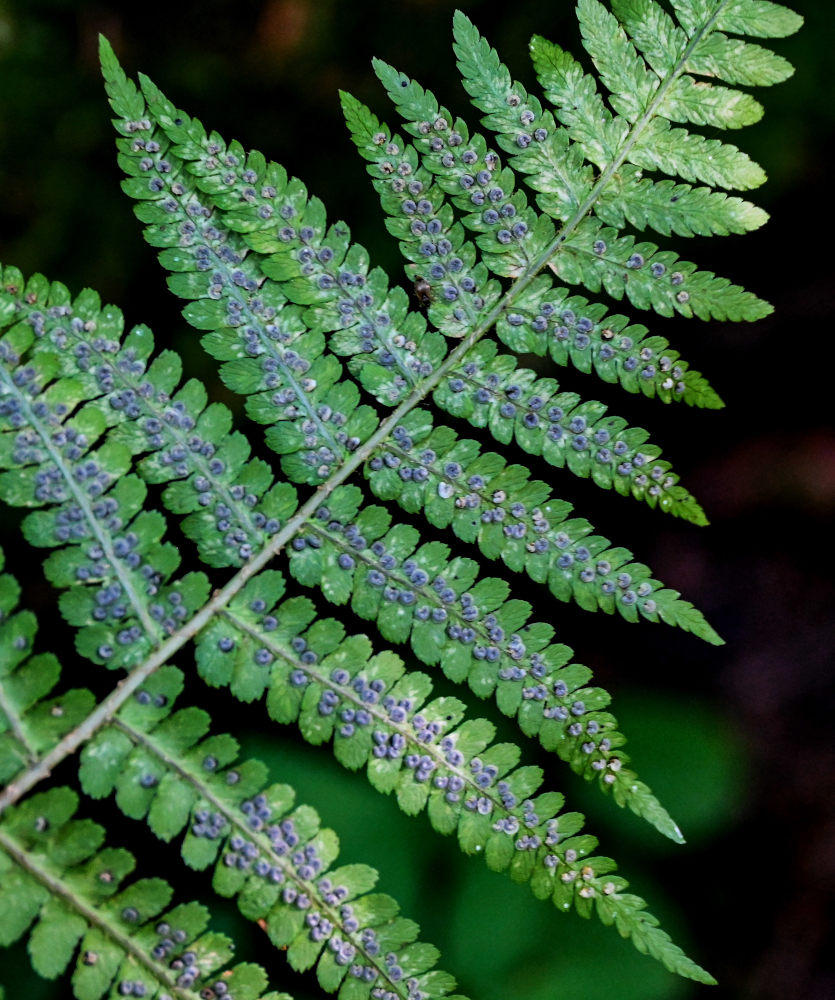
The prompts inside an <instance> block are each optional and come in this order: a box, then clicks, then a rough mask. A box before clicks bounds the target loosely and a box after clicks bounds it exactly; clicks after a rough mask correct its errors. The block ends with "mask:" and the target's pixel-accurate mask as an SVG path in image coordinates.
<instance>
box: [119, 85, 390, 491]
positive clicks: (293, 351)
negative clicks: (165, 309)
mask: <svg viewBox="0 0 835 1000" xmlns="http://www.w3.org/2000/svg"><path fill="white" fill-rule="evenodd" d="M160 99H162V98H160ZM140 100H141V99H140ZM143 107H144V102H143ZM180 120H182V119H180ZM132 124H133V125H134V126H135V125H136V122H130V121H128V122H123V123H122V126H121V127H122V131H123V132H127V133H128V135H132V134H133V133H135V131H136V129H135V128H133V129H132V128H131V127H130V126H131V125H132ZM140 124H143V122H142V121H140ZM179 128H180V129H185V128H186V126H183V125H181V126H179ZM149 144H150V145H152V146H154V147H155V152H156V153H158V154H159V158H154V159H152V158H149V157H146V156H144V155H143V154H144V153H147V152H148V145H149ZM169 145H170V143H169V140H168V139H167V137H166V136H165V134H164V132H162V130H161V129H158V128H157V127H156V125H155V124H154V125H151V124H150V122H149V128H148V130H147V135H143V136H140V137H136V136H135V135H134V137H133V138H127V139H124V140H122V141H121V151H122V157H121V160H122V163H123V166H124V167H125V169H126V170H127V172H128V173H129V174H131V175H133V176H131V177H130V178H129V180H128V182H127V190H128V193H129V194H131V195H133V196H134V197H137V198H140V199H145V201H144V202H143V203H141V204H140V205H139V206H138V212H139V215H140V216H141V218H142V219H143V221H145V222H149V223H151V226H150V227H149V239H150V240H151V242H153V243H155V244H157V245H159V244H162V245H164V246H165V247H166V248H167V249H165V250H163V252H162V253H161V255H160V257H161V261H162V263H163V264H164V265H165V266H167V267H169V268H171V269H172V270H173V271H175V272H176V273H175V275H174V276H173V279H172V288H173V290H174V291H175V292H176V293H177V294H179V295H182V296H183V297H185V298H188V299H191V300H195V301H192V303H191V305H190V306H189V307H187V308H186V316H187V318H188V319H189V321H190V322H192V323H193V324H194V325H196V326H197V327H198V328H200V329H204V330H209V331H211V333H210V335H209V336H208V337H207V338H206V346H207V348H208V349H209V350H210V352H211V353H212V354H214V355H215V356H216V357H218V358H219V359H221V360H225V361H229V360H237V359H252V360H253V364H252V365H250V366H246V365H241V364H240V363H236V364H235V365H226V366H225V367H224V377H228V378H229V380H230V382H233V383H234V384H235V387H238V386H241V387H242V388H243V387H244V386H245V388H243V391H245V392H247V393H252V392H256V391H258V392H259V395H258V397H257V400H256V401H255V403H254V406H253V410H252V415H253V416H254V418H255V419H257V420H259V421H261V422H264V423H273V422H275V421H281V422H282V425H283V426H282V428H281V431H280V433H276V435H275V443H276V445H277V446H278V447H279V449H280V450H281V452H282V454H283V455H284V459H283V461H282V466H283V468H284V471H285V472H286V473H287V474H288V476H289V477H290V478H291V479H293V480H294V481H297V482H307V483H311V484H312V483H319V482H322V481H323V480H324V479H326V478H327V477H328V476H329V475H330V474H331V472H332V471H333V469H334V468H335V467H337V466H338V465H339V464H341V463H342V462H344V461H345V458H346V456H347V454H348V453H350V451H352V450H353V449H354V448H356V447H357V445H358V444H359V443H360V441H361V440H363V439H364V438H365V437H366V436H367V435H368V434H369V433H370V432H371V430H372V429H373V427H374V426H375V421H374V418H373V414H372V412H371V411H370V410H369V409H368V408H367V407H362V406H359V405H358V392H357V391H356V388H355V387H353V386H351V387H349V388H346V387H345V386H344V385H342V386H334V383H335V382H337V381H338V379H339V377H340V374H341V366H340V365H339V364H337V363H336V362H335V359H334V358H333V357H328V358H323V357H322V355H323V346H322V343H321V337H320V336H318V335H307V336H299V334H300V333H301V332H302V330H303V329H304V328H303V327H300V326H299V324H298V321H297V310H295V309H290V310H289V311H288V316H287V319H288V320H289V322H285V310H284V309H283V308H282V306H283V304H284V303H285V302H286V299H285V298H284V297H283V296H282V295H280V294H279V293H277V292H276V291H275V288H274V287H271V286H270V285H269V284H267V285H264V284H263V282H264V278H263V275H262V274H261V273H260V271H259V269H258V267H257V265H256V264H255V263H254V262H253V261H254V260H255V258H256V255H252V256H251V257H250V251H249V248H248V247H247V246H246V244H245V243H244V241H243V239H242V238H241V236H240V235H239V234H237V233H235V232H232V231H230V230H229V229H228V228H223V229H221V228H219V226H218V225H215V224H213V220H212V210H211V209H210V208H209V207H208V205H205V204H204V203H203V201H201V195H200V194H199V192H198V191H197V179H195V177H194V176H192V174H191V173H190V172H187V171H186V170H185V166H184V162H183V159H182V158H181V157H180V156H179V155H177V154H176V153H175V152H174V151H173V150H172V149H169V148H168V147H169ZM210 150H211V152H209V151H210ZM186 152H187V150H184V151H183V153H184V155H185V153H186ZM200 152H201V155H203V156H204V157H205V159H206V160H210V161H211V162H212V163H213V164H214V167H215V169H214V170H213V171H212V172H211V173H206V172H204V175H203V176H202V177H200V178H199V183H200V185H201V187H204V188H206V189H207V190H210V191H211V192H212V196H213V198H215V199H216V200H221V201H222V200H223V194H224V192H226V191H227V187H228V185H227V182H226V180H225V179H228V178H229V177H233V178H234V179H235V180H239V179H240V178H243V177H247V178H250V177H251V176H253V174H254V172H253V171H252V169H251V168H249V167H247V166H246V159H245V157H244V155H243V153H242V152H241V151H240V150H239V151H238V152H235V151H234V150H233V149H232V148H229V149H226V148H225V147H221V145H220V143H219V142H215V141H210V140H209V139H206V140H205V148H203V147H201V149H200ZM201 165H202V164H198V165H197V170H198V172H199V167H200V166H201ZM190 166H194V164H190ZM230 168H238V169H231V170H230ZM262 172H263V170H262ZM148 173H150V174H152V175H153V176H152V177H151V180H150V181H149V180H148V179H147V176H146V175H147V174H148ZM243 183H244V187H245V190H246V191H247V192H249V191H250V190H251V191H252V196H251V197H252V198H255V197H256V191H255V188H251V186H250V185H249V184H248V183H247V182H246V181H244V182H243ZM150 185H153V186H150ZM258 186H259V189H260V191H261V192H262V196H265V197H266V200H267V201H268V202H269V204H270V205H272V203H273V201H275V200H276V198H278V200H279V201H280V202H281V205H280V209H279V216H280V217H281V218H282V219H285V220H296V218H297V217H298V216H299V215H300V214H301V213H302V211H303V206H304V198H303V195H304V194H305V192H304V191H302V195H301V196H300V194H299V192H298V191H287V190H286V183H285V185H284V186H283V187H282V190H281V197H279V195H278V194H277V188H276V186H275V185H273V184H268V183H264V182H263V178H262V183H259V185H258ZM236 198H237V192H236ZM247 203H248V202H247V200H246V199H244V198H243V196H242V202H241V204H243V205H246V204H247ZM282 212H283V215H282ZM258 218H259V219H261V224H262V225H265V224H266V223H265V221H264V219H263V218H262V217H261V216H258ZM270 227H271V228H275V227H274V223H270ZM285 230H286V232H285V235H287V234H288V233H290V232H291V231H292V237H289V236H288V239H290V238H292V239H293V240H294V241H295V242H296V243H297V244H298V245H299V246H302V244H304V243H305V242H310V241H311V240H313V239H314V237H315V229H314V227H313V226H306V225H302V226H301V227H300V228H299V229H298V230H297V229H296V228H294V227H290V226H289V225H288V226H284V227H282V230H281V231H282V232H284V231H285ZM299 266H300V265H299ZM288 423H289V425H290V427H288V426H287V424H288Z"/></svg>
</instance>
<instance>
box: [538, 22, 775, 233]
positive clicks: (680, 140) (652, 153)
mask: <svg viewBox="0 0 835 1000" xmlns="http://www.w3.org/2000/svg"><path fill="white" fill-rule="evenodd" d="M652 10H653V11H660V10H661V8H660V7H658V6H657V4H653V5H652ZM660 38H663V29H662V27H661V26H660V25H659V26H658V30H656V31H655V32H651V33H648V34H647V44H648V45H649V43H650V42H657V41H658V40H659V39H660ZM650 55H651V51H650V53H649V54H647V57H648V58H649V57H650ZM531 58H532V60H533V64H534V69H535V70H536V74H537V78H538V79H539V82H540V84H541V85H542V89H543V90H544V92H545V96H546V97H547V98H548V100H549V101H551V103H552V104H553V105H554V108H555V113H556V115H557V117H558V118H559V120H560V121H561V122H562V123H563V124H564V125H566V126H568V127H569V128H570V129H571V133H572V135H573V136H574V139H575V141H576V142H578V143H580V144H581V146H582V148H583V152H584V153H585V155H586V156H587V157H588V158H589V159H590V160H591V162H592V163H595V164H596V165H597V166H599V167H601V168H605V167H606V166H608V164H610V163H612V162H613V161H614V159H615V157H616V155H617V153H618V152H619V153H620V154H621V155H624V154H625V156H626V159H627V160H628V161H629V162H630V163H634V164H635V165H636V166H639V167H643V168H644V169H648V170H661V171H663V172H664V173H667V174H672V175H673V176H675V177H678V176H680V177H683V178H684V179H685V180H688V181H694V182H698V181H701V182H703V183H707V184H711V185H714V186H719V187H726V188H739V189H747V188H753V187H757V186H759V185H760V184H762V183H764V182H765V172H764V171H763V169H762V168H761V167H760V166H759V165H758V164H756V163H754V161H753V160H751V159H750V157H749V156H747V155H746V154H745V153H743V152H742V151H741V150H739V149H738V148H737V147H736V146H733V145H730V144H729V143H723V142H720V141H719V140H718V139H706V138H705V137H704V136H701V135H698V134H697V133H695V132H688V131H686V130H685V129H682V128H672V127H671V126H670V123H669V121H667V120H666V119H664V118H660V117H656V118H653V119H652V120H651V121H650V122H648V123H647V125H646V127H645V128H644V130H643V131H642V132H641V133H640V134H639V135H638V136H634V135H633V136H631V137H630V140H631V142H632V145H631V146H626V147H624V141H625V139H626V137H627V128H626V125H625V123H623V122H621V121H620V120H619V119H613V118H612V115H611V112H610V111H609V110H608V108H606V106H605V105H604V103H603V101H602V99H601V98H600V96H599V94H598V92H597V84H596V82H595V80H594V78H593V77H592V76H591V75H590V74H587V73H584V72H583V70H582V67H581V66H580V64H579V63H578V62H577V60H576V59H574V57H573V56H571V55H570V54H569V53H567V52H565V51H564V50H563V49H561V48H560V47H559V46H558V45H555V44H554V43H553V42H549V41H547V40H546V39H544V38H542V37H541V36H538V35H534V37H533V39H532V40H531ZM541 204H542V207H543V208H545V210H546V211H548V212H550V213H551V214H554V211H555V209H554V206H553V205H552V204H550V203H548V202H541ZM546 205H547V207H546Z"/></svg>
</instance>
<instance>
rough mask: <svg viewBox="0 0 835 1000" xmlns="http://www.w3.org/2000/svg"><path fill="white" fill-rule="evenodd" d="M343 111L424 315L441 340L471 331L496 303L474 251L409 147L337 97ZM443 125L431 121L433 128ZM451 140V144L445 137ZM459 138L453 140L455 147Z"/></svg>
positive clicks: (492, 285)
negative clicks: (409, 266)
mask: <svg viewBox="0 0 835 1000" xmlns="http://www.w3.org/2000/svg"><path fill="white" fill-rule="evenodd" d="M343 107H344V110H345V114H346V118H347V121H348V125H349V127H350V128H351V132H352V135H353V137H354V141H355V142H356V144H357V146H358V148H359V150H360V152H361V153H362V155H363V156H364V157H365V158H366V159H367V160H370V166H369V168H368V169H369V173H370V174H371V176H372V178H373V182H374V186H375V188H376V189H377V191H378V192H379V194H380V199H381V203H382V206H383V208H384V210H385V211H386V214H387V215H389V216H391V218H390V219H389V221H388V227H389V230H390V231H391V232H392V234H393V235H394V236H397V237H398V238H399V240H400V248H401V250H402V252H403V254H404V256H405V257H406V258H407V259H408V260H410V261H412V262H413V264H414V267H413V268H412V269H411V270H412V271H413V273H414V274H415V275H416V276H417V277H418V280H419V281H420V282H422V284H421V285H420V287H419V288H418V289H417V293H418V296H419V300H420V299H423V300H425V301H424V304H425V305H427V306H428V312H429V318H430V320H431V321H432V322H433V323H434V325H435V326H436V327H437V328H438V329H439V330H441V331H442V332H444V333H445V334H447V335H448V336H453V337H461V336H464V335H465V334H467V333H469V332H471V331H472V330H473V329H475V327H476V326H477V325H478V323H479V320H480V319H482V318H483V317H484V316H485V315H486V314H487V313H488V312H489V310H490V308H491V307H492V306H493V305H495V303H496V301H497V300H498V298H499V296H500V295H501V289H500V287H499V285H498V283H497V282H495V281H490V280H488V274H487V269H486V268H485V267H484V265H483V264H475V260H476V256H477V253H476V249H475V247H474V246H473V244H472V243H471V242H470V241H467V240H465V239H464V231H463V229H462V228H461V226H460V225H458V224H456V223H455V222H454V217H453V214H452V210H451V209H450V207H449V206H448V205H447V204H445V201H446V198H445V194H444V191H443V189H442V188H441V187H440V186H439V184H438V183H437V182H436V181H435V180H434V179H433V177H432V175H431V174H430V173H429V171H428V170H427V169H426V168H425V167H423V166H421V165H420V163H419V157H418V154H417V152H416V150H415V148H414V147H413V146H412V145H411V144H410V143H406V142H404V141H403V139H402V138H401V137H400V136H397V135H393V134H392V133H391V132H390V131H389V130H388V128H387V127H386V126H385V125H382V124H381V123H380V122H379V121H378V120H377V118H376V117H375V116H374V115H373V114H372V113H371V112H370V111H369V110H368V108H366V107H364V106H363V105H362V104H360V103H359V102H358V101H355V100H354V99H353V98H351V97H349V96H347V95H344V96H343ZM441 123H443V126H444V128H446V127H447V123H446V121H445V120H442V119H438V120H437V122H436V124H437V125H438V127H440V125H441ZM451 141H453V140H451ZM462 141H463V139H462V137H461V136H460V135H457V138H456V140H455V144H456V145H460V144H461V142H462Z"/></svg>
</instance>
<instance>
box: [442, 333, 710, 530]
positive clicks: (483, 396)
mask: <svg viewBox="0 0 835 1000" xmlns="http://www.w3.org/2000/svg"><path fill="white" fill-rule="evenodd" d="M563 315H565V314H563ZM572 316H573V314H572ZM648 350H649V349H647V351H648ZM662 362H664V363H669V359H667V358H664V359H662ZM558 390H559V385H558V383H557V382H555V381H554V380H553V379H547V378H546V379H538V378H537V377H536V374H535V373H534V372H532V371H530V370H529V369H524V368H517V367H516V363H515V360H514V359H513V358H511V357H508V356H498V357H497V356H496V349H495V346H494V345H493V344H491V343H489V342H484V341H483V342H482V343H480V344H477V345H476V346H475V347H474V348H473V349H472V351H470V352H469V354H468V356H467V360H466V362H465V363H464V364H462V365H461V367H460V368H458V369H456V370H455V371H454V372H453V373H452V377H451V378H449V379H448V380H446V381H445V382H444V383H442V384H441V386H439V387H438V389H437V390H436V391H435V400H436V402H438V404H439V405H441V406H443V407H444V409H447V410H449V411H451V412H453V413H456V415H460V416H465V417H467V419H469V420H470V421H471V422H472V423H473V424H475V425H476V426H477V427H484V426H489V427H490V429H491V431H492V433H493V435H494V436H495V437H496V438H497V439H498V440H500V441H505V442H506V441H509V440H510V439H511V437H513V438H515V440H516V441H517V442H518V443H519V445H520V446H521V447H522V448H524V450H525V451H527V452H530V453H532V454H536V455H540V454H541V455H542V456H543V458H545V459H546V461H548V462H549V463H550V464H551V465H555V466H558V467H561V466H565V465H567V466H568V467H569V468H570V469H571V471H572V472H574V473H575V474H577V475H581V476H590V477H591V478H592V479H593V480H594V481H595V482H596V483H597V484H598V485H600V486H603V487H614V488H615V489H616V490H617V491H618V492H619V493H623V494H627V495H628V494H631V495H632V496H634V497H636V498H639V499H644V500H646V501H647V502H648V503H649V504H650V505H651V506H655V505H656V504H657V505H658V506H659V507H660V508H661V509H662V510H666V511H669V512H671V513H675V514H679V515H680V516H684V517H686V518H688V519H690V520H696V521H702V522H703V517H702V518H700V517H699V514H700V509H699V508H698V505H697V504H696V502H695V500H694V499H693V498H692V497H691V496H690V495H689V494H688V493H687V492H686V491H685V490H684V489H683V488H682V487H677V486H676V484H677V482H678V476H677V475H675V474H674V473H672V472H671V471H670V464H669V462H667V461H664V460H659V456H660V449H659V448H658V447H657V446H656V445H653V444H646V441H647V438H648V437H649V435H648V434H647V432H646V431H644V430H642V429H641V428H629V427H628V426H627V424H626V421H625V420H623V418H621V417H617V416H614V415H611V414H609V415H607V407H606V406H604V405H603V404H602V403H598V402H593V401H583V400H581V398H580V397H579V396H578V395H577V394H576V393H572V392H559V391H558ZM649 463H652V465H650V464H649Z"/></svg>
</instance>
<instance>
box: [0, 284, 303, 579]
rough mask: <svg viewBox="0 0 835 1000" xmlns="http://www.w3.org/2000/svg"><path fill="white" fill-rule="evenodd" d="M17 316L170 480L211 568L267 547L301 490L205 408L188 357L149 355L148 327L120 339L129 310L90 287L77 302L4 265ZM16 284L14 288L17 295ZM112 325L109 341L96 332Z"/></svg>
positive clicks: (39, 347)
mask: <svg viewBox="0 0 835 1000" xmlns="http://www.w3.org/2000/svg"><path fill="white" fill-rule="evenodd" d="M0 280H2V286H0V287H2V289H3V290H4V291H5V294H6V296H8V301H9V302H11V303H13V305H14V313H13V315H14V318H15V319H16V320H17V322H18V323H21V324H24V325H25V326H28V327H31V330H32V332H33V333H34V335H35V340H34V342H33V343H32V344H31V346H30V350H32V351H33V352H47V353H50V354H55V355H56V356H57V357H58V358H59V359H60V365H61V369H60V371H61V374H62V375H63V376H64V377H68V378H72V379H73V380H75V381H77V382H79V383H81V384H83V385H84V387H85V392H86V395H87V396H88V398H89V399H96V400H98V401H99V403H100V406H99V408H100V410H101V412H102V413H103V414H104V416H105V419H106V420H107V422H108V424H109V425H112V426H113V430H112V431H111V432H110V436H111V437H112V438H113V439H114V440H115V441H117V442H118V443H119V444H121V445H124V446H125V447H126V448H128V450H129V451H130V453H131V455H134V456H140V455H144V457H142V458H141V460H140V461H139V462H138V464H137V466H136V471H137V472H138V473H139V474H140V475H141V476H142V478H143V479H144V480H145V481H146V482H149V483H169V484H170V485H169V486H167V487H166V489H165V490H164V491H163V494H162V498H163V502H164V503H165V505H166V506H167V507H168V508H169V509H170V510H171V511H172V512H173V513H176V514H185V515H187V516H186V517H185V519H184V521H183V530H184V532H185V533H186V535H187V536H188V537H189V538H191V539H193V540H194V541H195V542H196V543H197V545H198V548H199V551H200V555H201V557H202V558H203V560H204V561H205V562H206V563H208V564H209V565H210V566H238V565H240V564H241V563H242V562H244V561H245V560H246V559H247V558H249V557H250V556H251V555H252V554H253V552H257V551H259V550H261V549H262V548H263V547H264V546H265V545H266V544H267V542H268V541H269V539H270V538H271V537H272V536H273V535H274V534H275V533H276V532H277V531H278V530H279V528H280V526H281V525H280V518H279V516H280V515H283V514H284V513H285V511H286V509H287V508H288V507H289V508H290V509H291V510H293V509H295V507H296V506H297V503H296V494H295V491H294V490H293V489H292V487H290V486H289V485H287V484H281V485H274V483H273V476H272V472H271V471H270V469H269V467H268V466H267V464H266V463H265V462H262V461H260V460H254V459H249V453H250V448H249V444H248V442H247V440H246V438H245V437H244V436H243V435H242V434H240V433H238V432H232V433H230V427H231V421H232V417H231V414H230V413H229V411H228V410H227V409H226V407H224V406H223V405H222V404H219V403H213V404H211V405H209V406H206V401H207V397H206V390H205V388H204V387H203V385H202V384H201V383H199V382H198V381H197V380H196V379H192V380H190V381H188V382H186V383H184V384H180V374H181V366H182V362H181V361H180V358H179V356H178V355H176V354H174V353H173V352H172V351H162V352H160V353H159V354H158V355H157V356H156V357H155V358H154V359H153V361H151V355H152V352H153V348H154V341H153V337H152V335H151V332H150V331H149V330H148V329H147V328H146V327H137V328H135V329H134V330H132V331H131V332H130V333H129V334H128V335H127V336H126V337H124V338H122V323H121V314H120V313H119V311H118V310H116V309H114V307H113V306H104V307H102V306H101V305H100V304H99V303H98V300H97V299H96V298H95V296H94V294H93V293H92V292H90V291H87V292H84V293H82V295H81V296H78V297H77V298H76V299H75V300H74V301H73V299H72V297H71V296H70V294H69V292H68V291H67V289H66V288H65V287H64V286H63V285H61V284H59V283H57V282H54V283H52V284H49V283H48V282H46V281H45V279H44V278H43V277H41V276H39V275H35V276H34V277H33V278H30V279H29V280H28V281H27V280H25V279H24V278H23V276H22V275H21V274H20V272H19V271H17V270H16V269H14V268H9V267H6V268H5V269H3V270H2V272H0ZM10 289H14V292H13V293H12V292H10V291H9V290H10ZM105 323H107V324H108V331H109V336H108V338H107V339H105V338H102V337H101V336H99V335H97V331H98V330H100V329H101V328H102V327H103V325H104V324H105Z"/></svg>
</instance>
